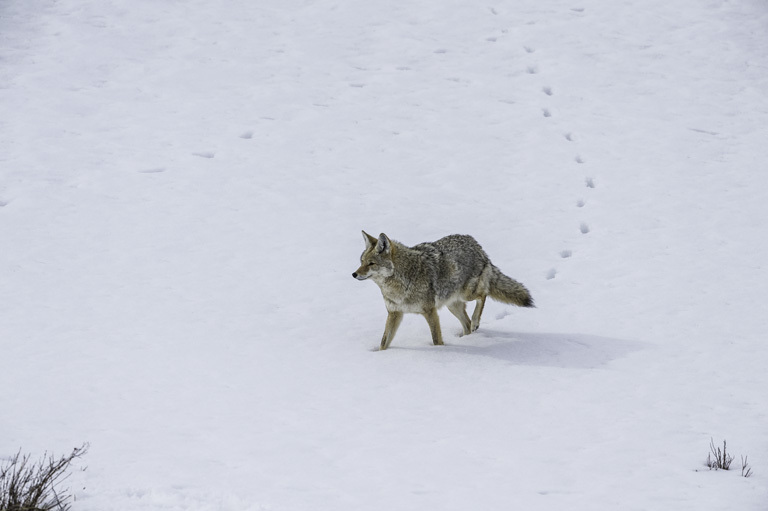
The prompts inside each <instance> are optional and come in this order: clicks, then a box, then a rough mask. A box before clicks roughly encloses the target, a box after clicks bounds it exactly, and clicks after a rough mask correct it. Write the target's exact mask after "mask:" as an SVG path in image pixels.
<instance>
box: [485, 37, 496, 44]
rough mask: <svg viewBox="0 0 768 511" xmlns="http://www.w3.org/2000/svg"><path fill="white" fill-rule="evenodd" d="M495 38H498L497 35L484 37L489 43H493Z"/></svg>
mask: <svg viewBox="0 0 768 511" xmlns="http://www.w3.org/2000/svg"><path fill="white" fill-rule="evenodd" d="M497 39H498V38H497V37H486V38H485V40H486V41H488V42H489V43H495V42H496V40H497Z"/></svg>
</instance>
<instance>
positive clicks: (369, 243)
mask: <svg viewBox="0 0 768 511" xmlns="http://www.w3.org/2000/svg"><path fill="white" fill-rule="evenodd" d="M363 240H364V241H365V249H366V250H368V249H370V248H371V247H372V246H374V245H375V244H376V241H377V240H376V238H374V237H373V236H371V235H370V234H368V233H367V232H365V231H363Z"/></svg>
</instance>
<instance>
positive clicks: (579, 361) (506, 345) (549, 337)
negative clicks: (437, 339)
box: [390, 329, 649, 369]
mask: <svg viewBox="0 0 768 511" xmlns="http://www.w3.org/2000/svg"><path fill="white" fill-rule="evenodd" d="M648 346H649V345H648V344H647V343H643V342H639V341H627V340H621V339H613V338H609V337H601V336H597V335H587V334H569V333H521V332H504V331H499V330H488V329H481V330H478V331H477V332H475V333H473V334H472V335H471V336H467V337H462V338H461V340H459V341H454V342H449V343H447V344H446V345H445V346H443V347H442V348H440V351H444V352H448V353H452V354H462V355H473V356H481V357H490V358H495V359H497V360H503V361H505V362H510V363H512V364H515V365H531V366H545V367H562V368H572V369H593V368H597V367H601V366H604V365H606V364H608V363H610V362H612V361H613V360H617V359H620V358H624V357H626V356H627V355H629V354H630V353H633V352H635V351H640V350H642V349H645V348H647V347H648ZM390 349H391V348H390ZM401 349H411V350H417V351H425V350H432V351H434V350H435V349H436V348H435V347H434V346H425V347H404V348H401Z"/></svg>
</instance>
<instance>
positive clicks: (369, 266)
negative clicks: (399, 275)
mask: <svg viewBox="0 0 768 511" xmlns="http://www.w3.org/2000/svg"><path fill="white" fill-rule="evenodd" d="M363 239H364V240H365V250H363V253H362V255H361V256H360V268H358V269H357V271H356V272H355V273H353V274H352V276H353V277H355V278H356V279H357V280H365V279H370V278H372V279H373V280H374V281H378V280H383V279H385V278H387V277H390V276H391V275H392V274H393V273H394V271H395V270H394V265H393V264H392V254H393V252H394V251H395V247H393V246H392V242H390V241H389V238H387V235H386V234H380V235H379V238H378V239H376V238H374V237H373V236H371V235H370V234H368V233H367V232H365V231H363Z"/></svg>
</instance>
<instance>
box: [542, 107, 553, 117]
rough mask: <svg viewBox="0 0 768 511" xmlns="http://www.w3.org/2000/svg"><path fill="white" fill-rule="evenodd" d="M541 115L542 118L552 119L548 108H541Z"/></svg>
mask: <svg viewBox="0 0 768 511" xmlns="http://www.w3.org/2000/svg"><path fill="white" fill-rule="evenodd" d="M541 113H542V114H543V115H544V117H552V112H550V111H549V109H548V108H542V109H541Z"/></svg>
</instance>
